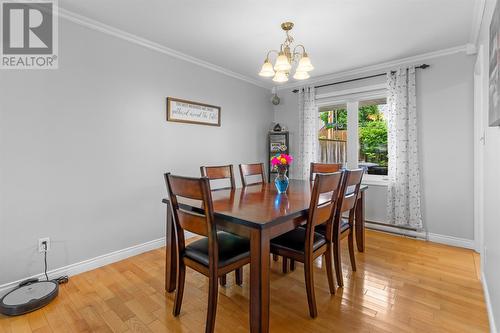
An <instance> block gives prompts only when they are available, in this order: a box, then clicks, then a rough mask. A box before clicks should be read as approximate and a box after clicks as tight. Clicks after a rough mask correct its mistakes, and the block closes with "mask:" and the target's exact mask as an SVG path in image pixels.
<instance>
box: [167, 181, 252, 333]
mask: <svg viewBox="0 0 500 333" xmlns="http://www.w3.org/2000/svg"><path fill="white" fill-rule="evenodd" d="M165 182H166V184H167V190H168V194H169V197H170V201H171V205H172V206H171V207H172V213H173V221H174V226H175V227H174V229H175V235H176V238H177V265H178V266H177V281H176V285H177V288H176V292H175V300H174V308H173V315H174V316H178V315H179V313H180V311H181V305H182V297H183V294H184V282H185V278H186V266H188V267H190V268H192V269H194V270H196V271H198V272H200V273H201V274H203V275H205V276H207V277H208V279H209V287H208V309H207V321H206V327H205V332H207V333H208V332H213V331H214V327H215V315H216V312H217V296H218V283H217V280H218V278H219V277H221V276H223V275H225V274H227V273H229V272H231V271H234V270H236V269H238V268H241V267H243V266H244V265H246V264H248V263H250V256H248V257H245V258H242V259H240V260H238V261H236V262H234V263H231V264H229V265H226V266H219V260H218V253H219V252H218V244H217V229H216V225H215V223H214V221H215V220H214V213H213V212H214V210H213V205H212V196H211V193H210V183H209V180H208V178H205V177H204V178H190V177H180V176H173V175H171V174H170V173H166V174H165ZM177 197H183V198H188V199H192V200H197V201H201V203H202V211H200V212H192V211H187V210H183V209H182V208H180V207H179V203H178V201H177ZM201 212H203V213H204V214H203V213H201ZM184 230H187V231H190V232H193V233H195V234H198V235H202V236H205V237H207V238H208V252H209V265H208V267H207V266H205V265H203V264H200V263H198V262H197V261H194V260H191V259H190V258H188V257H185V256H184V253H185V247H186V246H185V239H184V232H183V231H184Z"/></svg>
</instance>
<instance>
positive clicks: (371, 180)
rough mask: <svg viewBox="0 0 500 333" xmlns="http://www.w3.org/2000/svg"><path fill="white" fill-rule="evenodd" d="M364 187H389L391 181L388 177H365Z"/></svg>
mask: <svg viewBox="0 0 500 333" xmlns="http://www.w3.org/2000/svg"><path fill="white" fill-rule="evenodd" d="M362 184H363V185H368V186H370V185H371V186H386V187H387V186H388V185H389V179H388V178H387V177H386V176H378V175H365V176H364V177H363V181H362Z"/></svg>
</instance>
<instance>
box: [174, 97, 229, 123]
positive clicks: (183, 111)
mask: <svg viewBox="0 0 500 333" xmlns="http://www.w3.org/2000/svg"><path fill="white" fill-rule="evenodd" d="M220 112H221V108H220V106H214V105H208V104H203V103H198V102H192V101H186V100H184V99H178V98H173V97H167V121H174V122H179V123H188V124H201V125H209V126H220Z"/></svg>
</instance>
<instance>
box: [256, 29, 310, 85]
mask: <svg viewBox="0 0 500 333" xmlns="http://www.w3.org/2000/svg"><path fill="white" fill-rule="evenodd" d="M292 28H293V23H292V22H284V23H282V24H281V29H283V30H284V31H285V33H286V39H285V42H284V43H283V44H281V46H280V50H279V51H276V50H271V51H269V52H267V56H266V60H264V64H263V65H262V68H261V69H260V73H259V75H260V76H264V77H273V81H274V82H278V83H281V82H286V81H288V76H289V75H290V72H291V69H292V66H293V65H295V64H297V63H298V65H297V68H296V69H295V73H294V75H293V78H294V79H296V80H305V79H308V78H309V73H308V72H310V71H312V70H313V69H314V67H313V65H312V64H311V60H310V59H309V56H308V55H307V53H306V48H305V47H304V45H302V44H298V45H296V46H295V47H293V50H292V43H293V37H292V36H290V30H292ZM273 53H275V54H276V55H277V58H276V61H275V63H274V66H273V65H272V63H271V60H270V55H271V54H273Z"/></svg>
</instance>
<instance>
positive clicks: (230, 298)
mask: <svg viewBox="0 0 500 333" xmlns="http://www.w3.org/2000/svg"><path fill="white" fill-rule="evenodd" d="M342 249H343V256H344V257H343V271H344V272H343V273H344V284H345V285H344V288H342V289H337V293H336V295H330V293H329V291H328V281H327V279H326V271H325V269H324V268H321V259H318V261H317V265H316V267H315V271H314V274H315V276H314V280H315V286H316V302H317V304H318V317H317V318H316V319H310V318H309V315H308V307H307V298H306V291H305V286H304V277H303V274H304V273H303V266H302V264H299V263H297V264H296V270H295V271H294V272H291V273H290V272H289V273H288V274H287V275H284V274H282V273H281V262H274V261H271V265H272V266H271V271H272V274H271V323H270V325H271V332H297V333H302V332H325V333H326V332H488V318H487V315H486V307H485V303H484V299H483V292H482V288H481V283H480V281H479V279H478V276H477V274H476V265H477V264H478V262H479V261H478V260H475V257H474V253H473V252H472V251H470V250H465V249H459V248H454V247H449V246H445V245H439V244H433V243H426V242H423V241H417V240H413V239H407V238H402V237H397V236H392V235H388V234H383V233H378V232H374V231H367V233H366V252H365V253H356V260H357V265H358V271H357V272H356V273H354V274H353V273H352V272H351V269H350V266H349V258H348V251H347V241H345V242H343V244H342ZM164 265H165V254H164V249H158V250H154V251H151V252H147V253H144V254H141V255H139V256H136V257H132V258H129V259H127V260H124V261H121V262H118V263H115V264H112V265H109V266H105V267H102V268H99V269H96V270H93V271H90V272H86V273H83V274H80V275H77V276H73V277H71V278H70V282H69V283H68V284H67V285H62V286H61V288H60V294H59V297H58V298H57V299H56V300H55V301H54V302H52V303H51V304H50V305H48V306H47V307H45V308H43V309H41V310H38V311H35V312H32V313H30V314H27V315H24V316H19V317H13V318H9V317H3V316H1V315H0V333H4V332H5V333H7V332H9V333H10V332H15V333H17V332H202V331H204V325H205V316H206V308H207V294H208V280H207V278H205V277H204V276H202V275H201V274H199V273H196V272H195V271H193V270H188V271H187V274H186V289H185V292H184V302H183V304H182V309H181V314H180V316H179V317H178V318H174V317H173V316H172V303H173V299H174V294H173V293H172V294H165V292H164V272H165V269H164ZM244 270H245V275H244V280H243V287H239V286H237V285H236V284H235V282H234V274H230V275H228V279H227V286H226V287H225V288H223V287H219V290H220V292H219V303H218V309H217V321H216V327H215V329H216V331H218V332H248V294H249V285H248V281H249V276H248V273H249V267H248V266H246V267H245V268H244Z"/></svg>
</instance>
